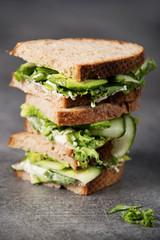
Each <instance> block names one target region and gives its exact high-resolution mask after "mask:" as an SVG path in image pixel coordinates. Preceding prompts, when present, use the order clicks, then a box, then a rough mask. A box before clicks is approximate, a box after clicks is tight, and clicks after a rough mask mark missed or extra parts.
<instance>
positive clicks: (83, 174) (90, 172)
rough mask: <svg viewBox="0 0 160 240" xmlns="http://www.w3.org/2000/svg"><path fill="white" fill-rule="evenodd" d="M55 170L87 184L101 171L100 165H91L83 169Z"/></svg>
mask: <svg viewBox="0 0 160 240" xmlns="http://www.w3.org/2000/svg"><path fill="white" fill-rule="evenodd" d="M55 172H56V171H55ZM57 172H58V173H60V174H62V175H64V176H67V177H70V178H75V179H77V180H79V181H81V182H82V183H83V184H87V183H89V182H90V181H92V180H93V179H95V178H96V177H97V176H98V175H99V174H100V173H101V172H102V169H101V168H100V167H96V166H92V167H89V168H87V169H85V170H79V171H74V170H71V169H64V170H60V171H57Z"/></svg>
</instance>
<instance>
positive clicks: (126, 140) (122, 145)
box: [112, 115, 136, 158]
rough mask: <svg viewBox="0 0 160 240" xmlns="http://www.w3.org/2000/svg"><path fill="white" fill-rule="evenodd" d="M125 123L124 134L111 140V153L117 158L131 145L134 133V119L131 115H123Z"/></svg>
mask: <svg viewBox="0 0 160 240" xmlns="http://www.w3.org/2000/svg"><path fill="white" fill-rule="evenodd" d="M124 119H125V125H126V131H125V134H124V135H123V136H122V137H120V138H117V139H114V140H113V141H112V144H113V149H112V155H113V156H114V157H117V158H122V157H123V156H124V155H125V154H126V153H127V152H128V150H129V148H130V147H131V145H132V143H133V141H134V137H135V133H136V125H135V123H134V120H133V118H132V117H130V116H128V115H125V116H124Z"/></svg>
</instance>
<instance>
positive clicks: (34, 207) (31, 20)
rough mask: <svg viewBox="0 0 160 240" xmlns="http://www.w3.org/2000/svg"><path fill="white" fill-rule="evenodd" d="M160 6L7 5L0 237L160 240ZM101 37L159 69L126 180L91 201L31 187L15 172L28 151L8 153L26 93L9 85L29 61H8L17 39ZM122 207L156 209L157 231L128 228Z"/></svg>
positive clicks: (0, 101)
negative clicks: (126, 44) (135, 46)
mask: <svg viewBox="0 0 160 240" xmlns="http://www.w3.org/2000/svg"><path fill="white" fill-rule="evenodd" d="M159 9H160V5H159V1H155V0H154V1H133V2H131V1H124V0H123V1H112V2H111V1H83V0H81V1H49V0H46V1H41V0H39V1H38V0H37V1H36V0H35V1H30V0H28V1H26V2H24V1H18V0H15V1H11V0H10V1H9V0H5V1H0V27H1V28H0V29H1V31H0V35H1V37H0V161H1V171H0V239H2V240H10V239H16V240H17V239H18V240H19V239H36V240H39V239H57V240H61V239H68V240H69V239H71V240H72V239H109V240H110V239H160V213H159V212H160V211H159V209H160V207H159V206H160V194H159V193H160V157H159V156H160V143H159V135H160V127H159V123H160V108H159V103H160V94H159V89H160V82H159V62H160V61H159V50H160V49H159V42H160V31H159V28H160V18H159ZM61 37H100V38H110V39H119V40H126V41H133V42H137V43H139V44H142V45H143V46H144V47H145V52H146V56H150V57H152V58H154V59H155V60H156V62H157V64H158V68H157V70H156V71H155V72H153V73H151V75H150V76H148V77H147V81H148V84H147V86H146V87H145V88H144V91H143V97H142V99H141V101H140V104H141V109H140V110H139V111H138V112H136V113H135V115H138V116H140V117H141V118H142V122H141V124H140V125H139V126H138V131H137V136H136V139H135V143H134V145H133V147H132V149H131V156H132V161H130V162H128V163H127V164H126V167H125V171H124V173H123V176H122V178H121V180H120V182H119V183H117V184H115V185H113V186H112V187H108V188H106V189H104V190H102V191H99V192H96V193H94V194H92V195H90V196H87V197H84V196H77V195H75V194H73V193H71V192H69V191H66V190H65V189H61V190H57V189H51V188H47V187H45V186H32V185H31V184H30V183H28V182H25V181H21V180H19V179H17V178H15V176H14V175H13V173H10V172H9V167H10V165H11V164H12V163H15V162H17V161H20V160H21V159H22V158H23V156H24V153H23V151H21V150H13V149H8V148H7V142H8V140H9V136H10V135H11V134H12V133H15V132H19V131H22V130H23V119H21V118H20V116H19V111H20V110H19V106H20V105H21V104H22V103H23V102H24V93H22V92H21V91H19V90H17V89H11V88H9V87H8V84H9V81H10V74H11V72H12V71H14V70H15V69H16V68H17V67H18V65H19V64H20V63H22V60H20V59H17V58H14V57H11V56H9V55H8V54H7V53H5V50H7V49H8V50H11V49H12V48H13V46H14V45H15V44H16V42H18V41H23V40H30V39H38V38H61ZM117 204H130V205H136V204H142V205H143V207H145V208H149V207H151V208H153V209H154V211H155V217H156V223H155V228H143V227H141V226H140V225H132V224H128V223H125V222H124V221H123V219H121V217H120V213H117V214H114V215H107V211H108V210H110V209H111V208H112V207H114V206H115V205H117Z"/></svg>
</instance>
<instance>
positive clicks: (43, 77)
mask: <svg viewBox="0 0 160 240" xmlns="http://www.w3.org/2000/svg"><path fill="white" fill-rule="evenodd" d="M155 68H156V63H155V62H154V61H153V60H150V59H147V60H146V61H145V62H144V64H143V65H142V66H140V67H138V68H136V69H134V70H131V71H129V72H128V73H127V74H121V75H117V76H115V77H109V78H108V79H101V80H96V81H95V83H96V84H97V83H98V81H101V82H100V84H99V85H100V86H98V87H93V84H92V85H90V87H89V85H88V83H89V81H91V80H86V81H85V84H86V85H87V88H85V87H84V86H83V84H82V83H81V84H80V85H81V87H78V88H77V87H76V88H75V87H72V88H70V86H71V85H69V84H68V83H67V80H66V79H67V78H68V77H67V76H66V75H62V74H59V73H58V72H57V71H56V70H52V69H49V68H45V67H40V66H36V65H35V64H32V63H25V64H22V65H21V66H20V67H19V68H18V69H17V71H16V74H15V78H16V80H17V81H21V80H22V79H26V80H27V81H29V82H31V81H35V82H39V83H40V84H42V85H43V86H44V87H45V88H46V89H48V90H51V91H53V92H56V93H58V94H61V95H63V96H65V97H66V98H68V97H70V98H71V99H73V100H74V99H75V98H76V97H77V96H78V95H80V96H83V95H86V94H90V95H91V105H92V107H94V106H95V103H96V102H100V101H101V100H103V99H106V98H107V97H108V96H111V95H114V94H115V93H117V92H120V91H122V92H124V93H126V94H127V93H129V92H130V91H131V90H132V89H134V88H138V87H140V86H144V85H145V84H146V82H145V80H144V75H146V74H148V73H149V72H151V71H152V70H154V69H155ZM59 76H60V77H59ZM59 78H60V80H61V81H58V79H59ZM53 80H54V81H53ZM71 80H72V79H71ZM72 82H73V83H74V82H75V81H74V80H72ZM105 82H106V83H105ZM74 89H76V90H74ZM78 89H79V90H78Z"/></svg>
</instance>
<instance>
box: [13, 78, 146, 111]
mask: <svg viewBox="0 0 160 240" xmlns="http://www.w3.org/2000/svg"><path fill="white" fill-rule="evenodd" d="M9 86H11V87H17V88H19V89H21V90H22V91H24V92H25V93H30V94H32V95H34V96H36V97H40V98H42V99H45V100H48V101H51V102H52V103H54V106H55V107H56V108H70V107H75V106H86V105H91V101H90V100H91V96H90V95H89V94H87V95H84V96H82V97H81V96H77V97H76V99H75V100H72V99H71V98H70V97H69V98H66V97H64V96H63V95H62V96H59V95H58V94H57V93H53V92H52V91H50V90H44V87H43V86H42V85H41V84H37V83H33V82H32V83H30V82H28V81H27V80H21V81H20V82H18V81H17V80H16V79H15V73H13V74H12V81H11V82H10V84H9ZM141 91H142V88H140V89H134V90H132V91H130V92H129V93H128V94H124V93H123V92H118V93H116V94H114V95H113V96H110V97H108V98H107V99H105V100H103V101H101V102H100V103H121V102H130V101H134V100H135V99H136V98H139V97H140V96H141Z"/></svg>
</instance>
